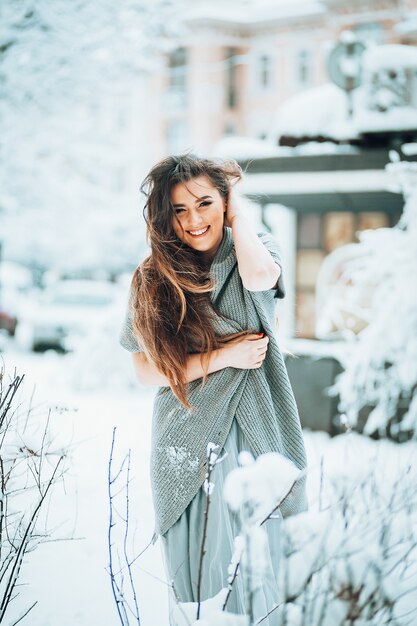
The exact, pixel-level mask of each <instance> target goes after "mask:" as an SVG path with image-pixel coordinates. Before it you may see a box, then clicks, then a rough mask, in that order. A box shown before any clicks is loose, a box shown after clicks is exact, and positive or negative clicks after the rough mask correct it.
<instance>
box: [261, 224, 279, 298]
mask: <svg viewBox="0 0 417 626" xmlns="http://www.w3.org/2000/svg"><path fill="white" fill-rule="evenodd" d="M257 235H258V237H259V238H260V240H261V241H262V243H263V244H264V246H265V247H266V249H267V250H268V251H269V252H270V254H271V256H272V258H273V259H274V261H275V263H277V264H278V265H279V267H280V268H281V274H280V276H279V278H278V282H277V284H276V286H275V287H272V289H268V290H267V291H273V292H274V298H281V299H282V298H285V293H286V291H285V285H284V276H283V271H282V260H281V250H280V247H279V245H278V243H277V241H276V239H275V237H274V236H273V235H272V234H271V233H267V232H261V233H257Z"/></svg>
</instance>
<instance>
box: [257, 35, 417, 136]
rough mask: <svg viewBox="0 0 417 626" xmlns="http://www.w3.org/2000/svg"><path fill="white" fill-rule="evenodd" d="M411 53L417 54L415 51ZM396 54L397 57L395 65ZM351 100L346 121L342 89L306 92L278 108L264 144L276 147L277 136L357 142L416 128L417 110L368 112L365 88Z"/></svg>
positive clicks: (328, 85)
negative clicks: (370, 135)
mask: <svg viewBox="0 0 417 626" xmlns="http://www.w3.org/2000/svg"><path fill="white" fill-rule="evenodd" d="M381 47H382V46H381ZM384 47H385V46H384ZM394 47H395V48H398V47H402V46H394ZM414 52H416V53H417V50H415V51H414ZM400 54H401V53H399V54H398V56H397V61H398V62H399V57H400ZM352 98H353V116H352V117H351V118H349V117H348V114H347V112H348V102H347V96H346V94H345V92H344V91H343V90H342V89H340V88H339V87H337V86H336V85H334V84H333V83H326V84H324V85H320V86H318V87H312V88H310V89H306V90H304V91H302V92H300V93H298V94H296V95H295V96H293V97H291V98H289V99H288V100H286V101H285V102H284V104H282V105H281V106H280V108H279V109H278V111H277V112H276V115H275V118H274V121H273V123H272V125H271V131H270V134H269V136H268V140H269V141H270V142H271V143H276V142H277V139H279V137H281V136H290V137H315V136H323V137H331V138H333V139H336V140H344V139H354V138H358V137H359V136H360V135H361V134H362V133H367V132H377V131H378V132H380V131H400V130H412V129H416V128H417V108H416V107H414V106H396V107H392V108H390V109H389V110H387V111H370V110H369V109H368V108H367V106H366V90H365V87H359V88H358V89H355V90H354V91H353V93H352Z"/></svg>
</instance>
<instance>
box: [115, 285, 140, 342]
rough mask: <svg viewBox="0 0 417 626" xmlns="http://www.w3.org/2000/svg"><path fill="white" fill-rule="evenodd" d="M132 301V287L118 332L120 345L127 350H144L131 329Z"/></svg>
mask: <svg viewBox="0 0 417 626" xmlns="http://www.w3.org/2000/svg"><path fill="white" fill-rule="evenodd" d="M131 301H132V288H130V291H129V298H128V302H127V305H126V311H125V316H124V320H123V322H122V326H121V328H120V333H119V343H120V345H121V346H122V347H123V348H125V350H128V351H129V352H144V350H143V347H142V346H141V345H140V343H139V341H138V338H137V337H136V335H135V334H134V331H133V308H132V305H131Z"/></svg>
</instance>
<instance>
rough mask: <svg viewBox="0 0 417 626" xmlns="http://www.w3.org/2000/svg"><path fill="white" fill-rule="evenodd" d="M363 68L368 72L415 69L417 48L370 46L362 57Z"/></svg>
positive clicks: (398, 45) (393, 45)
mask: <svg viewBox="0 0 417 626" xmlns="http://www.w3.org/2000/svg"><path fill="white" fill-rule="evenodd" d="M362 62H363V67H364V69H365V70H368V71H370V72H377V71H379V70H381V69H406V68H416V69H417V46H412V45H411V46H405V45H401V44H386V45H382V46H371V47H369V48H368V49H367V50H365V52H364V53H363V56H362Z"/></svg>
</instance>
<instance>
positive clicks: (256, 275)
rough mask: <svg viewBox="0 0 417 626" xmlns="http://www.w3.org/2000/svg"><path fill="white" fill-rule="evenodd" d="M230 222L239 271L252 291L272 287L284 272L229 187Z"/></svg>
mask: <svg viewBox="0 0 417 626" xmlns="http://www.w3.org/2000/svg"><path fill="white" fill-rule="evenodd" d="M226 220H227V225H230V226H231V228H232V236H233V241H234V244H235V250H236V257H237V263H238V269H239V274H240V277H241V279H242V283H243V286H244V287H245V289H248V290H249V291H264V290H267V289H272V288H273V287H274V286H275V285H276V284H277V281H278V279H279V277H280V274H281V268H280V267H279V265H277V263H275V261H274V259H273V258H272V256H271V254H270V253H269V251H268V250H267V249H266V248H265V246H264V244H263V243H262V241H261V240H260V239H259V237H258V235H257V234H256V232H254V230H253V228H252V227H251V225H250V224H249V222H248V221H247V220H246V218H245V217H244V216H243V215H242V213H241V211H240V210H239V206H238V200H237V198H236V195H235V194H234V192H233V189H232V187H230V190H229V195H228V199H227V212H226Z"/></svg>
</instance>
